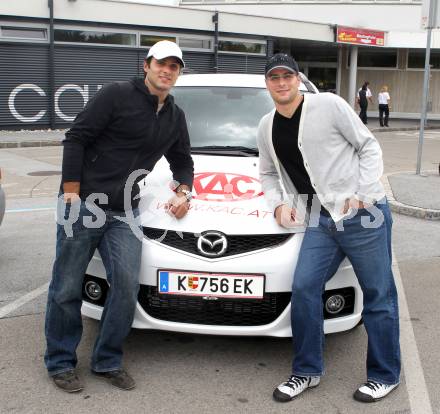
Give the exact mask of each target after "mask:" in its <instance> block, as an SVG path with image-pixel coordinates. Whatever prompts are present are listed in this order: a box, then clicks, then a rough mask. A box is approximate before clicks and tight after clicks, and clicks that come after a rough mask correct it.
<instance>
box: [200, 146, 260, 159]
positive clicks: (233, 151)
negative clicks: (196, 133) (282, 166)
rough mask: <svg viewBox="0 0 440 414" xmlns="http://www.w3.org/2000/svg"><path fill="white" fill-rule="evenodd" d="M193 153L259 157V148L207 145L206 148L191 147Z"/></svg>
mask: <svg viewBox="0 0 440 414" xmlns="http://www.w3.org/2000/svg"><path fill="white" fill-rule="evenodd" d="M191 152H192V153H193V154H217V155H238V156H242V157H253V156H255V155H258V148H250V147H243V146H232V145H206V146H204V147H191Z"/></svg>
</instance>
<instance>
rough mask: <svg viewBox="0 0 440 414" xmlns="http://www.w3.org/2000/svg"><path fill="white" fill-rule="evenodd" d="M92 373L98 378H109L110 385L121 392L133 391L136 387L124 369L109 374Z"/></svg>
mask: <svg viewBox="0 0 440 414" xmlns="http://www.w3.org/2000/svg"><path fill="white" fill-rule="evenodd" d="M92 373H93V374H94V375H96V376H98V377H104V378H107V379H108V380H109V382H110V384H112V385H114V386H115V387H118V388H120V389H121V390H131V389H133V388H134V387H135V386H136V383H135V382H134V379H133V378H131V377H130V375H129V374H128V373H127V372H126V371H124V370H123V369H117V370H115V371H108V372H96V371H93V370H92Z"/></svg>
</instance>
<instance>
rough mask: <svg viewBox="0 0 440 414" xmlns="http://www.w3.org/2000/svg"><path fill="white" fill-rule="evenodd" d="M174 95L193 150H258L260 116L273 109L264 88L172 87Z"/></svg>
mask: <svg viewBox="0 0 440 414" xmlns="http://www.w3.org/2000/svg"><path fill="white" fill-rule="evenodd" d="M173 95H174V98H175V100H176V103H177V104H178V105H179V106H180V107H181V108H182V109H183V111H184V112H185V116H186V122H187V124H188V129H189V135H190V137H191V146H192V147H204V146H211V145H215V146H222V147H224V146H242V147H248V148H256V147H257V128H258V123H259V122H260V119H261V117H262V116H263V115H264V114H266V113H268V112H269V111H270V110H271V109H272V108H273V102H272V99H271V97H270V95H269V93H268V92H267V91H266V89H265V88H232V87H211V86H206V87H201V86H199V87H186V86H181V87H175V88H174V89H173Z"/></svg>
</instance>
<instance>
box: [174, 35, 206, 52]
mask: <svg viewBox="0 0 440 414" xmlns="http://www.w3.org/2000/svg"><path fill="white" fill-rule="evenodd" d="M179 46H180V47H181V48H188V49H208V50H210V49H211V40H209V39H197V38H190V37H179Z"/></svg>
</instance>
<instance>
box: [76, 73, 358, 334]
mask: <svg viewBox="0 0 440 414" xmlns="http://www.w3.org/2000/svg"><path fill="white" fill-rule="evenodd" d="M300 91H301V92H302V93H304V94H306V93H318V91H317V89H316V87H315V86H314V85H313V84H311V83H310V82H309V81H308V80H307V79H306V78H305V77H304V76H303V77H302V84H301V87H300ZM173 95H174V96H175V100H176V102H177V104H178V105H179V106H180V107H181V108H182V109H183V110H184V111H185V114H186V119H187V123H188V128H189V133H190V138H191V147H192V155H193V158H194V162H195V180H194V190H193V193H194V198H193V200H192V201H191V208H190V211H189V213H188V214H187V215H186V216H185V217H184V218H183V219H181V220H176V219H174V218H172V217H171V216H170V215H169V214H167V212H166V204H167V200H168V199H169V198H170V197H171V196H172V191H171V190H170V187H169V183H170V181H171V180H172V177H171V173H170V171H169V167H168V165H167V163H166V160H165V159H162V160H161V161H160V162H159V163H158V164H157V165H156V167H155V168H154V171H153V172H152V173H151V174H150V175H149V176H148V177H147V178H146V179H145V180H144V181H143V182H142V183H141V184H140V186H141V196H142V197H141V204H140V208H141V214H142V229H143V235H144V238H143V252H142V265H141V271H140V275H139V283H140V291H139V297H138V304H137V309H136V314H135V318H134V322H133V327H135V328H141V329H159V330H168V331H178V332H189V333H199V334H216V335H259V336H260V335H262V336H278V337H286V336H290V335H291V324H290V299H291V286H292V278H293V273H294V270H295V266H296V263H297V259H298V253H299V250H300V246H301V242H302V239H303V235H304V233H303V231H302V232H299V233H292V231H290V230H287V229H285V228H282V227H280V226H278V225H277V223H276V221H275V219H274V217H273V212H272V211H271V210H270V208H269V207H268V205H267V204H266V200H265V198H264V195H263V192H262V189H261V185H260V181H259V172H258V165H259V160H258V149H257V144H256V132H257V127H258V123H259V120H260V118H261V117H262V116H263V115H264V114H266V113H267V112H269V111H270V110H271V109H272V108H273V103H272V100H271V98H270V96H269V94H268V92H267V91H266V88H265V81H264V77H263V76H258V75H238V74H233V75H230V74H210V75H182V76H181V77H180V78H179V80H178V82H177V84H176V87H175V89H174V90H173ZM317 122H319V120H318V121H317ZM108 289H109V286H108V284H107V281H106V277H105V270H104V267H103V264H102V261H101V259H100V257H99V254H98V253H96V254H95V255H94V257H93V259H92V261H91V263H90V265H89V267H88V270H87V274H86V275H85V279H84V284H83V307H82V312H83V314H84V315H87V316H89V317H91V318H95V319H99V318H100V317H101V314H102V309H103V304H104V302H105V299H106V294H107V292H108ZM322 306H323V312H324V315H325V322H324V331H325V332H326V333H331V332H339V331H344V330H348V329H351V328H353V327H355V326H356V325H357V324H358V323H359V321H360V320H361V311H362V292H361V290H360V287H359V285H358V282H357V279H356V277H355V274H354V272H353V269H352V267H351V264H350V263H349V261H348V260H345V261H344V262H343V263H342V264H341V266H340V268H339V270H338V272H337V273H336V274H335V276H334V277H333V278H332V279H331V280H330V281H329V282H328V283H327V284H326V287H325V293H324V295H323V302H322Z"/></svg>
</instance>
